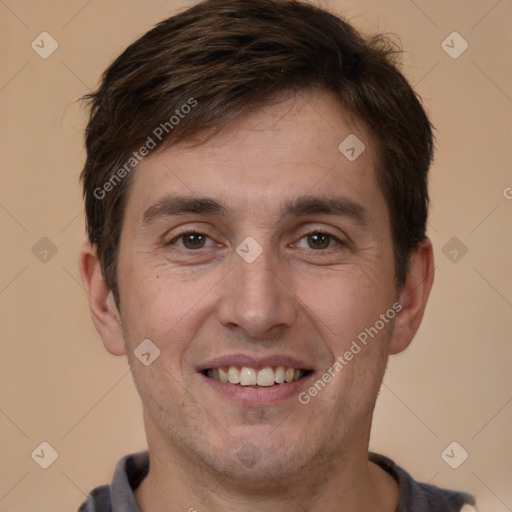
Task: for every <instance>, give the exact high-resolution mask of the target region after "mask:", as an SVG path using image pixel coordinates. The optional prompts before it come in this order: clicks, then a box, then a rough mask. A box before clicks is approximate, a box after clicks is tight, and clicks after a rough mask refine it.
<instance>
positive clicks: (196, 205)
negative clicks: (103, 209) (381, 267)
mask: <svg viewBox="0 0 512 512" xmlns="http://www.w3.org/2000/svg"><path fill="white" fill-rule="evenodd" d="M230 213H231V209H230V208H229V207H228V206H227V205H226V204H223V203H221V202H219V201H217V200H216V199H213V198H210V197H196V196H166V197H164V198H162V199H160V200H159V201H157V202H156V203H155V204H153V205H152V206H150V207H149V208H148V209H147V210H146V211H145V212H144V214H143V216H142V224H143V225H147V224H150V223H152V222H154V221H156V220H157V219H160V218H165V217H173V216H178V215H186V214H210V215H217V216H221V217H227V216H229V215H230ZM280 213H281V217H282V218H284V217H290V216H294V217H300V216H303V215H315V214H323V215H332V216H340V217H347V218H349V219H351V220H353V221H354V222H355V223H356V224H358V225H360V226H361V227H366V226H367V225H368V224H369V214H368V210H367V209H366V208H365V207H364V206H362V205H361V204H359V203H356V202H355V201H353V200H352V199H349V198H347V197H343V196H325V195H322V196H312V195H305V196H301V197H297V198H295V199H289V200H286V201H284V203H283V204H282V205H281V209H280Z"/></svg>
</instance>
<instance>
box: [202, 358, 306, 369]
mask: <svg viewBox="0 0 512 512" xmlns="http://www.w3.org/2000/svg"><path fill="white" fill-rule="evenodd" d="M230 366H236V367H239V368H241V367H243V366H245V367H247V368H254V369H261V368H267V367H277V366H283V367H285V368H295V369H296V370H312V369H313V366H312V365H311V364H309V363H306V362H305V361H303V360H301V359H297V358H296V357H293V356H288V355H284V354H275V355H268V356H264V357H257V356H254V355H250V354H226V355H224V356H218V357H215V358H213V359H209V360H207V361H205V362H203V363H201V364H200V365H199V367H198V371H200V372H202V371H204V370H209V369H216V368H229V367H230Z"/></svg>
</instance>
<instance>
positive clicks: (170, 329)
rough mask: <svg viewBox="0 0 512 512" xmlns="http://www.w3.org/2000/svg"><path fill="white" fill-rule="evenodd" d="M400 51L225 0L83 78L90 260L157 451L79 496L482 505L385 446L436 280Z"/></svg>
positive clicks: (148, 511) (108, 333)
mask: <svg viewBox="0 0 512 512" xmlns="http://www.w3.org/2000/svg"><path fill="white" fill-rule="evenodd" d="M393 55H394V49H393V48H392V47H391V46H390V45H389V44H388V43H387V42H386V40H385V39H384V38H375V39H373V40H371V41H364V40H363V39H362V38H361V37H360V36H359V35H358V33H357V32H356V31H355V30H354V29H353V28H352V27H351V26H350V25H348V24H347V23H346V22H344V21H342V20H340V19H339V18H337V17H335V16H334V15H332V14H330V13H328V12H326V11H324V10H320V9H318V8H316V7H313V6H311V5H308V4H306V3H299V2H295V1H286V0H285V1H276V0H261V1H257V2H244V1H240V0H210V1H206V2H203V3H199V4H197V5H196V6H194V7H192V8H190V9H188V10H187V11H184V12H183V13H181V14H179V15H177V16H175V17H172V18H169V19H167V20H165V21H163V22H161V23H160V24H159V25H157V26H156V27H155V28H154V29H153V30H151V31H150V32H148V33H147V34H145V35H144V36H143V37H141V38H140V39H139V40H138V41H136V42H135V43H133V44H132V45H131V46H130V47H128V49H127V50H126V51H125V52H124V53H123V54H122V55H121V56H120V57H119V58H118V59H117V60H116V61H115V62H114V63H113V64H112V65H111V66H110V67H109V69H108V70H107V71H106V73H105V74H104V76H103V80H102V84H101V86H100V87H99V89H98V90H97V91H96V92H95V93H93V94H91V95H89V97H88V99H89V100H90V102H91V117H90V121H89V124H88V127H87V133H86V147H87V161H86V164H85V168H84V171H83V174H82V179H83V184H84V195H85V203H86V215H87V228H88V235H89V241H88V242H87V243H86V244H85V245H84V246H83V248H82V251H81V256H80V271H81V275H82V279H83V282H84V285H85V287H86V289H87V291H88V297H89V304H90V309H91V314H92V318H93V321H94V323H95V325H96V327H97V329H98V331H99V333H100V336H101V338H102V340H103V343H104V345H105V347H106V349H107V350H108V351H109V352H110V353H111V354H114V355H127V357H128V360H129V362H130V366H131V370H132V373H133V377H134V380H135V383H136V386H137V389H138V392H139V394H140V396H141V399H142V403H143V406H144V424H145V429H146V434H147V441H148V448H149V450H148V452H143V453H138V454H135V455H131V456H127V457H125V458H123V459H122V460H121V461H120V462H119V464H118V466H117V468H116V471H115V475H114V479H113V482H112V484H111V485H110V486H102V487H99V488H97V489H95V490H94V491H93V492H92V493H91V495H90V496H89V498H88V500H87V501H86V502H85V503H84V504H83V505H82V506H81V508H80V510H81V511H98V512H104V511H113V512H121V511H123V512H134V511H139V510H140V511H143V512H159V511H166V512H174V511H187V510H189V511H193V510H198V511H200V512H201V511H220V510H237V511H240V510H243V511H255V510H258V511H261V510H269V511H270V510H271V511H273V512H275V511H277V512H281V511H283V512H284V511H292V510H293V511H296V510H304V511H308V512H310V511H318V510H323V511H356V510H357V511H365V512H373V511H375V512H376V511H379V512H392V511H414V512H421V511H427V510H429V511H430V510H435V511H460V510H473V508H472V507H471V504H474V500H473V498H472V497H471V496H469V495H467V494H463V493H458V492H455V491H448V490H441V489H438V488H436V487H433V486H429V485H425V484H418V483H417V482H415V481H414V480H413V479H412V478H411V477H410V476H409V475H408V474H407V473H406V472H405V471H404V470H402V469H401V468H399V467H398V466H397V465H395V464H394V463H393V462H392V461H391V460H390V459H387V458H385V457H383V456H380V455H377V454H373V453H371V454H368V444H369V436H370V428H371V422H372V414H373V410H374V406H375V401H376V398H377V394H378V391H379V387H380V385H381V382H382V378H383V374H384V371H385V368H386V363H387V358H388V356H389V355H390V354H396V353H398V352H401V351H402V350H404V349H405V348H406V347H407V346H408V345H409V343H410V342H411V340H412V339H413V337H414V335H415V333H416V331H417V329H418V327H419V325H420V322H421V319H422V316H423V312H424V309H425V305H426V302H427V298H428V295H429V292H430V288H431V285H432V281H433V253H432V246H431V243H430V241H429V240H428V238H427V237H426V236H425V225H426V219H427V205H428V194H427V171H428V168H429V166H430V163H431V159H432V130H431V125H430V122H429V120H428V118H427V116H426V114H425V112H424V110H423V108H422V106H421V104H420V102H419V101H418V99H417V97H416V96H415V94H414V92H413V91H412V90H411V88H410V86H409V85H408V84H407V82H406V80H405V79H404V78H403V76H402V75H401V74H400V73H399V71H397V69H396V67H395V66H394V64H393V60H392V57H393ZM468 507H469V508H468Z"/></svg>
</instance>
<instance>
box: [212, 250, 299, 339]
mask: <svg viewBox="0 0 512 512" xmlns="http://www.w3.org/2000/svg"><path fill="white" fill-rule="evenodd" d="M233 259H234V263H233V264H234V265H235V268H234V269H233V270H232V271H231V272H230V274H229V277H228V279H226V280H225V282H224V290H223V294H222V298H221V303H220V307H219V309H218V318H219V321H220V322H221V324H222V325H223V326H224V327H226V328H228V329H230V330H234V331H236V330H238V331H240V334H243V335H244V336H245V337H247V338H250V339H254V340H257V339H259V340H262V339H266V340H269V338H271V337H275V336H276V335H280V334H282V332H283V331H286V329H287V328H290V327H291V326H292V325H293V324H294V322H295V321H296V318H297V302H296V300H295V295H294V293H293V291H292V290H291V288H290V283H287V282H286V271H285V269H283V268H282V266H280V263H279V261H277V259H276V258H273V257H272V254H271V251H270V250H269V249H266V250H264V251H263V252H262V254H260V256H258V258H257V259H256V260H255V261H253V262H252V263H247V261H245V260H244V259H242V258H241V257H239V256H238V254H235V255H234V257H233Z"/></svg>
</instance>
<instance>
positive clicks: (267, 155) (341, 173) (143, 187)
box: [127, 92, 385, 223]
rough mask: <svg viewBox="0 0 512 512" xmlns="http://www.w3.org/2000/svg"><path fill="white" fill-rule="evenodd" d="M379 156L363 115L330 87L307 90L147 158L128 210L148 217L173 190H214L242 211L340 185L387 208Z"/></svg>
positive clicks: (211, 193) (207, 193) (278, 206)
mask: <svg viewBox="0 0 512 512" xmlns="http://www.w3.org/2000/svg"><path fill="white" fill-rule="evenodd" d="M374 162H375V155H374V144H373V142H372V141H371V140H370V137H369V136H368V134H367V132H366V130H365V129H364V127H363V125H362V123H359V122H358V121H357V120H356V119H354V118H350V117H348V116H346V115H344V113H343V112H342V110H341V109H340V107H339V106H338V105H337V103H336V101H335V100H334V99H333V98H332V97H331V96H329V95H328V94H326V93H318V92H317V93H307V94H303V95H300V96H296V97H293V98H290V99H287V100H283V101H280V102H275V103H272V104H271V105H268V106H266V107H263V108H261V109H259V110H256V111H253V112H250V113H247V114H245V115H240V116H239V117H238V118H236V119H235V120H233V121H231V122H230V123H228V124H227V125H226V126H224V127H223V128H222V129H221V130H220V131H219V132H218V133H216V134H215V135H214V136H212V137H211V138H210V139H208V140H207V141H206V142H205V143H202V144H200V145H197V144H196V145H191V144H187V143H184V144H180V145H175V146H171V147H169V148H167V149H165V150H163V151H161V152H158V153H156V154H151V155H149V156H148V157H146V158H144V159H143V160H142V161H141V162H140V163H139V165H138V166H137V168H136V170H135V172H134V176H133V177H132V179H133V181H132V183H131V191H130V194H129V198H128V202H127V210H129V211H130V212H133V213H134V214H136V216H137V218H135V217H133V218H132V220H133V221H134V222H138V223H140V222H142V221H143V216H144V212H145V211H146V210H147V208H148V207H149V206H150V205H151V204H153V203H155V201H158V200H159V199H160V198H163V197H164V196H165V195H168V194H171V193H172V194H179V195H186V196H201V197H212V198H214V199H218V200H219V202H222V203H223V204H225V205H229V206H230V207H232V208H233V211H235V210H237V209H238V214H239V215H240V214H242V215H243V214H244V212H246V213H249V212H251V214H254V210H255V209H257V210H259V212H260V213H264V212H271V211H277V210H282V207H283V201H285V200H288V201H290V200H293V199H294V198H295V197H299V196H300V197H302V196H306V195H315V196H317V195H322V194H323V195H325V194H328V195H333V194H335V193H338V194H342V195H344V196H346V197H347V198H349V199H351V200H352V201H353V202H357V203H367V204H368V205H369V207H371V208H373V209H375V208H378V207H384V209H385V205H384V202H383V197H382V194H380V191H379V189H378V186H377V182H376V176H375V163H374Z"/></svg>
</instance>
